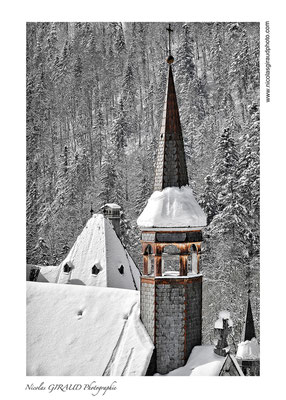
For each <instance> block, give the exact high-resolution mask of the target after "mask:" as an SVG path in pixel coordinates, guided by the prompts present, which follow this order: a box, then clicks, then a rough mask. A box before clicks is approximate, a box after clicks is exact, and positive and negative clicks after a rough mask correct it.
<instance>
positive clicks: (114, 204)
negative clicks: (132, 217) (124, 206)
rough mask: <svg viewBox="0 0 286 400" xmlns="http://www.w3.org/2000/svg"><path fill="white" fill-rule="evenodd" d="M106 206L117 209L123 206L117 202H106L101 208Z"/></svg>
mask: <svg viewBox="0 0 286 400" xmlns="http://www.w3.org/2000/svg"><path fill="white" fill-rule="evenodd" d="M105 207H109V208H115V209H119V208H121V207H120V206H119V205H118V204H116V203H106V204H104V206H102V207H101V208H105Z"/></svg>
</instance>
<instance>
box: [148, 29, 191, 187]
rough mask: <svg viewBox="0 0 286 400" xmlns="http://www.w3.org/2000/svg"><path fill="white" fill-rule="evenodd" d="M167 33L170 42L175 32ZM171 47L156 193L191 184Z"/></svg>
mask: <svg viewBox="0 0 286 400" xmlns="http://www.w3.org/2000/svg"><path fill="white" fill-rule="evenodd" d="M167 31H168V32H169V42H170V35H171V32H172V31H173V30H172V29H171V26H170V24H169V28H167ZM170 46H171V44H169V57H168V58H167V63H168V64H169V72H168V81H167V89H166V97H165V104H164V110H163V118H162V125H161V131H160V138H159V144H158V150H157V162H156V169H155V185H154V191H155V190H163V189H164V188H166V187H172V186H177V187H181V186H185V185H188V184H189V181H188V172H187V166H186V160H185V151H184V141H183V136H182V129H181V122H180V114H179V108H178V104H177V97H176V91H175V84H174V78H173V72H172V66H171V64H172V62H173V61H174V58H173V56H172V55H171V47H170Z"/></svg>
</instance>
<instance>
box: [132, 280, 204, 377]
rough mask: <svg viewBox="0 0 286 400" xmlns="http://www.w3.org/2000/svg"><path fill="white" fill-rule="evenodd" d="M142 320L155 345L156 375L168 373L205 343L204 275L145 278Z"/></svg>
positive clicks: (141, 308)
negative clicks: (203, 310)
mask: <svg viewBox="0 0 286 400" xmlns="http://www.w3.org/2000/svg"><path fill="white" fill-rule="evenodd" d="M140 310H141V320H142V322H143V324H144V326H145V328H146V330H147V332H148V334H149V335H150V337H151V339H152V341H153V343H154V345H155V352H154V355H153V356H154V357H153V358H154V360H153V361H154V362H153V364H154V365H153V369H152V371H153V372H152V374H153V373H154V372H158V373H160V374H166V373H168V372H169V371H172V370H173V369H176V368H179V367H181V366H183V365H185V363H186V362H187V360H188V357H189V355H190V352H191V350H192V348H193V347H194V346H196V345H199V344H201V330H202V277H201V276H199V277H194V278H187V279H185V278H183V277H182V278H177V279H172V278H171V279H168V278H166V279H165V278H163V279H160V278H156V277H150V278H149V277H148V278H147V277H141V293H140Z"/></svg>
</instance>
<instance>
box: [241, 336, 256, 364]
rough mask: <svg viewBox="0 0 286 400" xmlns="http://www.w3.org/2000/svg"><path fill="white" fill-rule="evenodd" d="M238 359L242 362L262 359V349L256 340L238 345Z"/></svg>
mask: <svg viewBox="0 0 286 400" xmlns="http://www.w3.org/2000/svg"><path fill="white" fill-rule="evenodd" d="M236 357H237V358H240V359H242V360H257V359H259V357H260V348H259V344H258V342H257V339H256V338H252V339H251V340H246V341H245V342H241V343H239V345H238V348H237V353H236Z"/></svg>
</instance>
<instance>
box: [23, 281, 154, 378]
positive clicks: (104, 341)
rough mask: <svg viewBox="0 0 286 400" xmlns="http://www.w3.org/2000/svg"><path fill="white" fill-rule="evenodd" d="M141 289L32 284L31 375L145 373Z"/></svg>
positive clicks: (149, 348) (148, 347) (148, 351)
mask: <svg viewBox="0 0 286 400" xmlns="http://www.w3.org/2000/svg"><path fill="white" fill-rule="evenodd" d="M139 313H140V307H139V292H138V291H135V290H122V289H113V288H95V287H87V286H75V285H58V284H42V283H38V282H27V375H49V376H50V375H55V376H58V375H72V376H76V375H78V376H80V375H85V376H102V375H145V373H146V370H147V368H148V365H149V362H150V358H151V355H152V352H153V344H152V342H151V339H150V337H149V335H148V333H147V332H146V330H145V328H144V326H143V324H142V322H141V320H140V315H139Z"/></svg>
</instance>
